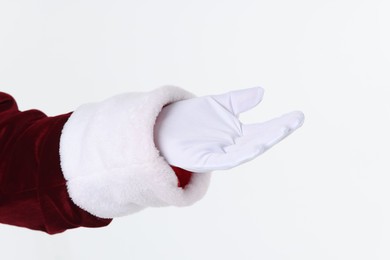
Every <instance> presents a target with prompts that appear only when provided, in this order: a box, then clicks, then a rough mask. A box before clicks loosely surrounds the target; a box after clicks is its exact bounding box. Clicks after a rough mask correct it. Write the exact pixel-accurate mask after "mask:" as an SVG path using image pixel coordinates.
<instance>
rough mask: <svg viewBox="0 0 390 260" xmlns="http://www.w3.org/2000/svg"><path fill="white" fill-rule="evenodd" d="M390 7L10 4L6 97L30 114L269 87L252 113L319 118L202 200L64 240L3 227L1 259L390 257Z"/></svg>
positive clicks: (227, 1)
mask: <svg viewBox="0 0 390 260" xmlns="http://www.w3.org/2000/svg"><path fill="white" fill-rule="evenodd" d="M389 13H390V2H389V1H387V0H383V1H380V0H377V1H375V0H367V1H362V0H354V1H348V0H327V1H309V0H306V1H304V0H298V1H288V0H273V1H255V0H236V1H233V0H196V1H185V0H182V1H179V0H165V1H159V0H142V1H126V0H105V1H102V0H100V1H96V0H94V1H92V0H80V1H75V0H68V1H59V0H55V1H53V0H40V1H36V0H34V1H32V0H28V1H27V0H26V1H21V0H0V91H4V92H8V93H10V94H12V95H13V96H14V97H15V98H16V99H17V101H18V102H19V106H20V108H21V109H22V110H26V109H30V108H37V109H40V110H42V111H44V112H46V113H47V114H48V115H57V114H62V113H66V112H69V111H72V110H74V109H76V108H77V106H79V105H80V104H83V103H86V102H91V101H98V100H101V99H104V98H107V97H109V96H112V95H114V94H118V93H122V92H126V91H149V90H152V89H154V88H156V87H159V86H161V85H166V84H173V85H177V86H181V87H183V88H185V89H187V90H189V91H191V92H193V93H195V94H197V95H199V96H201V95H207V94H219V93H224V92H227V91H230V90H235V89H241V88H247V87H253V86H259V85H260V86H263V87H264V88H265V89H266V93H265V97H264V101H263V103H262V104H261V105H260V106H258V107H256V108H255V109H254V110H252V111H250V112H248V113H246V114H244V115H243V116H242V121H243V122H258V121H261V120H265V119H268V118H271V117H274V116H277V115H279V114H282V113H285V112H288V111H291V110H302V111H303V112H304V113H305V115H306V122H305V124H304V126H303V127H302V128H301V129H299V130H298V131H297V132H296V133H294V134H293V135H291V136H290V137H289V138H287V139H286V140H284V141H283V142H282V143H280V144H279V145H277V146H276V147H274V148H273V149H271V150H270V151H268V152H267V153H265V154H264V155H262V156H261V157H259V158H257V159H256V160H253V161H251V162H249V163H247V164H244V165H242V166H240V167H237V168H235V169H232V170H229V171H223V172H216V173H215V174H214V175H213V178H212V183H211V186H210V189H209V191H208V193H207V195H206V196H205V198H204V199H203V200H201V201H199V202H198V203H197V204H195V205H194V206H191V207H187V208H173V207H169V208H164V209H147V210H145V211H143V212H140V213H137V214H134V215H131V216H127V217H124V218H118V219H115V220H114V221H113V223H112V224H111V225H110V226H108V227H106V228H100V229H83V228H80V229H76V230H69V231H66V232H65V233H63V234H59V235H55V236H49V235H46V234H44V233H40V232H35V231H30V230H28V229H22V228H16V227H11V226H6V225H0V251H1V253H0V255H1V259H267V260H272V259H299V260H305V259H310V260H312V259H316V260H319V259H332V260H333V259H343V260H344V259H359V260H360V259H390V246H389V245H390V203H389V201H390V188H389V186H390V185H389V184H390V177H389V174H390V172H389V169H390V166H389V152H388V150H389V147H390V139H389V137H388V133H390V124H389V120H390V118H389V112H390V102H389V99H390V77H389V72H390V70H389V69H390V15H389Z"/></svg>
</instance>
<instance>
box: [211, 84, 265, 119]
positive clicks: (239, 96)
mask: <svg viewBox="0 0 390 260" xmlns="http://www.w3.org/2000/svg"><path fill="white" fill-rule="evenodd" d="M263 94H264V89H263V88H261V87H254V88H247V89H241V90H235V91H230V92H227V93H225V94H221V95H211V96H210V97H211V98H213V99H214V100H215V101H216V102H218V103H219V104H220V105H221V106H223V107H224V108H226V109H227V110H228V111H230V112H231V113H233V114H234V115H238V114H241V113H243V112H245V111H248V110H249V109H251V108H253V107H255V106H256V105H258V104H259V103H260V102H261V100H262V99H263Z"/></svg>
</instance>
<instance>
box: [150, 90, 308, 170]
mask: <svg viewBox="0 0 390 260" xmlns="http://www.w3.org/2000/svg"><path fill="white" fill-rule="evenodd" d="M263 93H264V90H263V89H262V88H260V87H255V88H249V89H244V90H237V91H232V92H228V93H226V94H222V95H212V96H204V97H198V98H192V99H187V100H182V101H178V102H175V103H172V104H170V105H168V106H165V107H164V108H163V109H162V111H161V113H160V114H159V116H158V118H157V121H156V124H155V131H154V135H155V143H156V146H157V148H158V149H159V150H160V152H161V154H162V156H164V157H165V159H166V160H167V161H168V163H169V164H170V165H173V166H177V167H180V168H182V169H185V170H188V171H191V172H210V171H214V170H225V169H230V168H233V167H235V166H238V165H240V164H242V163H244V162H247V161H249V160H252V159H254V158H255V157H257V156H259V155H260V154H262V153H264V152H265V151H266V150H267V149H269V148H270V147H272V146H273V145H275V144H276V143H278V142H279V141H281V140H282V139H283V138H285V137H286V136H288V135H289V134H290V133H292V132H293V131H294V130H295V129H297V128H298V127H300V126H301V125H302V124H303V121H304V115H303V113H302V112H299V111H296V112H291V113H288V114H285V115H283V116H281V117H279V118H275V119H272V120H270V121H267V122H264V123H256V124H242V123H241V122H240V121H239V119H238V116H239V114H240V113H242V112H245V111H247V110H249V109H251V108H253V107H255V106H256V105H257V104H258V103H260V101H261V99H262V97H263Z"/></svg>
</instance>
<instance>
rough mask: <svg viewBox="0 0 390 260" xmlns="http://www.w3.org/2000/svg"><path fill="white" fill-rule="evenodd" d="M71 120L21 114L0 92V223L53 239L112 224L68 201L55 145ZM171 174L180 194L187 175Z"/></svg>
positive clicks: (182, 172)
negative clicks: (53, 237)
mask: <svg viewBox="0 0 390 260" xmlns="http://www.w3.org/2000/svg"><path fill="white" fill-rule="evenodd" d="M70 115H71V113H67V114H63V115H59V116H55V117H48V116H46V115H45V114H44V113H42V112H41V111H39V110H35V109H34V110H27V111H23V112H21V111H19V109H18V107H17V104H16V102H15V100H14V99H13V98H12V96H10V95H8V94H6V93H3V92H0V223H3V224H9V225H15V226H20V227H25V228H29V229H33V230H40V231H44V232H46V233H49V234H56V233H60V232H63V231H65V230H67V229H72V228H77V227H103V226H107V225H108V224H110V222H111V221H112V219H102V218H98V217H96V216H93V215H91V214H89V213H88V212H86V211H84V210H83V209H81V208H79V207H78V206H77V205H75V204H74V203H73V202H72V200H71V199H70V198H69V195H68V192H67V188H66V180H65V179H64V177H63V174H62V171H61V168H60V158H59V140H60V136H61V131H62V128H63V126H64V124H65V123H66V121H67V120H68V118H69V117H70ZM172 168H173V170H174V171H175V173H176V175H177V177H178V186H179V187H182V188H184V187H185V186H186V185H187V184H188V182H189V180H190V178H191V175H192V173H191V172H188V171H186V170H183V169H180V168H178V167H172Z"/></svg>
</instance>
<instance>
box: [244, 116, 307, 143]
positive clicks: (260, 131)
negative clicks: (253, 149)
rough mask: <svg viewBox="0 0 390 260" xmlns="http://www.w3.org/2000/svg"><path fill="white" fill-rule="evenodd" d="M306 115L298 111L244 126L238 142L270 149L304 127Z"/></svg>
mask: <svg viewBox="0 0 390 260" xmlns="http://www.w3.org/2000/svg"><path fill="white" fill-rule="evenodd" d="M303 122H304V115H303V113H302V112H299V111H296V112H292V113H288V114H286V115H283V116H281V117H279V118H275V119H272V120H269V121H267V122H264V123H259V124H252V125H243V126H242V128H243V136H242V137H241V138H239V139H242V140H239V139H238V141H241V142H252V143H253V145H257V146H262V147H264V148H265V149H269V148H270V147H272V146H273V145H275V144H277V143H278V142H280V141H281V140H283V139H284V138H285V137H287V136H288V135H290V134H291V133H292V132H294V131H295V130H296V129H297V128H299V127H300V126H302V124H303Z"/></svg>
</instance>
